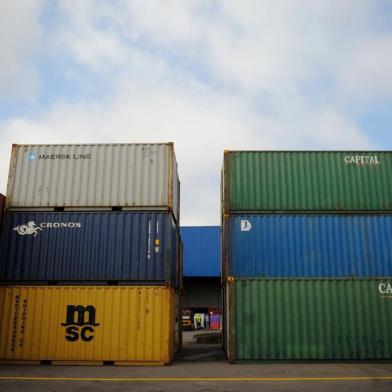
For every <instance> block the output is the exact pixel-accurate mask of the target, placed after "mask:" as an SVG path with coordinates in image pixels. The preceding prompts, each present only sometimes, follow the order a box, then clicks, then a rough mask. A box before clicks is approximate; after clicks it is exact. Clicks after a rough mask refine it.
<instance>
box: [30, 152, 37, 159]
mask: <svg viewBox="0 0 392 392" xmlns="http://www.w3.org/2000/svg"><path fill="white" fill-rule="evenodd" d="M36 159H37V156H36V155H35V154H34V153H33V152H31V153H30V154H29V161H35V160H36Z"/></svg>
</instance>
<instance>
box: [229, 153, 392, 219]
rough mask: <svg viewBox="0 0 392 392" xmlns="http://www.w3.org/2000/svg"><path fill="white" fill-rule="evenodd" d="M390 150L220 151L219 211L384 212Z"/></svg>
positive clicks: (390, 199)
mask: <svg viewBox="0 0 392 392" xmlns="http://www.w3.org/2000/svg"><path fill="white" fill-rule="evenodd" d="M391 178H392V152H390V151H226V152H225V155H224V165H223V181H222V198H223V210H224V212H240V211H243V212H245V211H247V212H257V211H258V212H260V211H275V212H276V211H362V210H368V211H376V210H380V211H390V210H392V187H391V186H390V182H391Z"/></svg>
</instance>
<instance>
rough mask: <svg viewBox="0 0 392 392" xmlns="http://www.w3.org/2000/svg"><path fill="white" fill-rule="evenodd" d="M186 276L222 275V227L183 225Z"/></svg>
mask: <svg viewBox="0 0 392 392" xmlns="http://www.w3.org/2000/svg"><path fill="white" fill-rule="evenodd" d="M180 231H181V238H182V241H183V243H184V276H201V277H202V276H220V227H219V226H198V227H181V229H180Z"/></svg>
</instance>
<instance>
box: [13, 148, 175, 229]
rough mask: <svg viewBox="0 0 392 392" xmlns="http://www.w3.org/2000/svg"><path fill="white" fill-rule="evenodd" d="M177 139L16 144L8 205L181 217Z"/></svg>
mask: <svg viewBox="0 0 392 392" xmlns="http://www.w3.org/2000/svg"><path fill="white" fill-rule="evenodd" d="M179 192H180V185H179V180H178V174H177V162H176V158H175V154H174V148H173V143H167V144H78V145H17V144H15V145H13V147H12V153H11V163H10V170H9V177H8V187H7V208H14V209H16V208H26V207H27V208H42V207H44V208H45V207H46V208H47V207H73V208H76V207H78V208H86V207H101V208H105V207H121V208H138V209H141V208H150V209H155V210H157V209H170V210H173V213H174V216H175V218H176V220H177V222H179V206H180V199H179Z"/></svg>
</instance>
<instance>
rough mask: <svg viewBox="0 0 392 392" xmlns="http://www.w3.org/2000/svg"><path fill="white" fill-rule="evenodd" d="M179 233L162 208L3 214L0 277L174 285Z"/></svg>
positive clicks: (176, 274)
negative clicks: (157, 210) (145, 210)
mask: <svg viewBox="0 0 392 392" xmlns="http://www.w3.org/2000/svg"><path fill="white" fill-rule="evenodd" d="M179 241H180V237H179V232H178V230H177V227H176V224H175V222H174V220H173V217H172V214H170V213H166V212H130V211H128V212H84V213H80V212H8V213H6V215H5V219H4V226H3V233H2V239H1V249H0V280H1V281H2V282H5V281H23V282H26V281H52V280H54V281H78V282H83V281H132V282H133V281H143V282H152V283H157V281H160V282H167V283H170V284H171V285H172V286H177V285H178V284H179V275H180V267H181V266H180V265H179V263H180V260H181V258H180V253H179V252H180V250H179V245H180V244H179Z"/></svg>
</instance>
